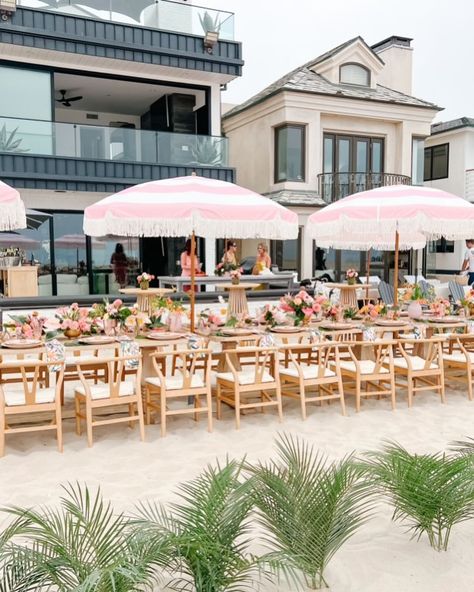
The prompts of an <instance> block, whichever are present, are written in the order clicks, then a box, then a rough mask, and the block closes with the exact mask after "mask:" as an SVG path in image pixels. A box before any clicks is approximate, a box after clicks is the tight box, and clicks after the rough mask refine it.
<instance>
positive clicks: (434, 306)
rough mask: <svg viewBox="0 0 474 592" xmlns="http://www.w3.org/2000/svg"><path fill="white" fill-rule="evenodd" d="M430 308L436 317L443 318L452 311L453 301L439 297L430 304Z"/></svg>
mask: <svg viewBox="0 0 474 592" xmlns="http://www.w3.org/2000/svg"><path fill="white" fill-rule="evenodd" d="M430 310H431V311H432V312H433V316H435V317H436V318H438V319H439V318H443V317H445V316H446V315H447V314H449V313H450V312H451V303H450V302H449V300H447V299H446V298H437V299H436V300H435V301H434V302H432V303H431V304H430Z"/></svg>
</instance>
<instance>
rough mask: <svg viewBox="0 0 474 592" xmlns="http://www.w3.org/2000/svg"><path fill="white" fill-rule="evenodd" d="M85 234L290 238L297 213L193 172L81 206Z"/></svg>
mask: <svg viewBox="0 0 474 592" xmlns="http://www.w3.org/2000/svg"><path fill="white" fill-rule="evenodd" d="M84 232H85V233H86V234H89V235H91V236H104V235H107V234H113V235H117V236H188V235H191V234H192V233H193V232H194V233H195V234H196V235H197V236H201V237H203V238H209V239H214V238H226V237H238V238H267V239H275V240H286V239H294V238H297V236H298V217H297V215H296V214H295V213H293V212H291V211H290V210H287V209H286V208H284V207H283V206H281V205H279V204H278V203H276V202H275V201H272V200H271V199H269V198H267V197H262V196H261V195H258V194H257V193H254V192H253V191H250V189H245V188H244V187H239V186H238V185H234V184H233V183H226V182H225V181H218V180H216V179H207V178H204V177H198V176H195V175H192V176H189V177H176V178H173V179H163V180H161V181H151V182H149V183H143V184H142V185H135V186H134V187H130V188H128V189H125V190H124V191H121V192H120V193H117V194H115V195H111V196H109V197H106V198H105V199H103V200H101V201H99V202H97V203H96V204H94V205H92V206H89V207H88V208H86V210H85V213H84Z"/></svg>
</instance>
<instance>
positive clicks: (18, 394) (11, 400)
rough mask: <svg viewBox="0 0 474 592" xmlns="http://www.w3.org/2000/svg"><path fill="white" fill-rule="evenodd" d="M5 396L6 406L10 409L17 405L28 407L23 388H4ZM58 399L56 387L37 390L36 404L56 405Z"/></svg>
mask: <svg viewBox="0 0 474 592" xmlns="http://www.w3.org/2000/svg"><path fill="white" fill-rule="evenodd" d="M3 392H4V394H5V404H6V405H7V406H8V407H15V406H17V405H26V397H25V391H24V390H23V388H18V387H17V388H15V387H13V388H11V387H10V386H9V385H7V386H4V387H3ZM55 398H56V389H55V388H54V387H50V388H42V389H37V391H36V399H35V401H36V403H41V404H45V403H54V400H55Z"/></svg>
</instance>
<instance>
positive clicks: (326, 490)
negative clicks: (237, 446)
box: [249, 435, 372, 589]
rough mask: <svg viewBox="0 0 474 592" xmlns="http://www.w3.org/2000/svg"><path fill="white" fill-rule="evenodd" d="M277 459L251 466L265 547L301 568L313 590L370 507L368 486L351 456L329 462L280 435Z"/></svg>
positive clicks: (309, 449)
mask: <svg viewBox="0 0 474 592" xmlns="http://www.w3.org/2000/svg"><path fill="white" fill-rule="evenodd" d="M276 447H277V460H276V461H271V462H269V463H267V464H262V463H260V464H258V465H256V466H253V467H249V469H250V471H251V473H252V475H253V477H252V479H251V482H252V491H253V497H254V499H255V503H256V506H257V508H258V512H259V522H260V523H261V525H262V526H263V527H264V528H265V530H266V531H267V532H268V535H267V537H266V540H267V543H268V544H269V545H270V546H271V547H272V548H274V549H275V550H277V551H278V552H279V553H281V554H283V555H284V556H285V557H286V558H287V560H288V561H289V562H290V564H291V565H293V566H295V567H296V568H297V569H298V570H300V571H301V572H302V574H303V576H304V579H305V582H306V585H307V586H309V587H310V588H312V589H318V588H321V587H323V586H326V585H327V584H326V580H325V577H324V571H325V569H326V567H327V565H328V563H329V561H330V560H331V558H332V557H333V556H334V554H335V553H336V552H337V551H338V550H339V549H340V548H341V546H342V545H343V544H344V543H345V542H346V541H347V540H348V539H349V538H350V537H351V536H352V535H353V534H354V533H355V532H356V531H357V530H358V528H360V526H361V525H362V524H364V523H365V522H366V521H367V520H368V518H369V516H370V514H371V508H372V502H371V498H370V495H369V492H368V485H367V483H366V482H364V481H363V480H361V479H360V478H359V470H358V467H357V465H356V463H355V462H353V460H352V458H351V457H346V458H345V459H343V460H342V461H341V462H338V463H331V464H329V463H328V462H327V459H326V458H325V457H324V456H323V455H321V454H318V453H316V452H314V450H313V448H312V447H311V446H309V445H308V444H306V443H305V442H303V441H302V440H300V439H298V438H296V439H294V438H292V437H290V436H285V435H283V436H280V438H279V439H278V440H277V443H276Z"/></svg>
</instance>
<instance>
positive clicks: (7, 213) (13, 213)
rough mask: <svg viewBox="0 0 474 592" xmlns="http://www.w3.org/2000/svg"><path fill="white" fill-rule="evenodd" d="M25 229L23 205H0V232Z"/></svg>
mask: <svg viewBox="0 0 474 592" xmlns="http://www.w3.org/2000/svg"><path fill="white" fill-rule="evenodd" d="M22 228H26V213H25V207H24V205H23V203H22V202H21V203H20V204H18V203H11V204H5V203H2V205H1V214H0V231H5V230H21V229H22Z"/></svg>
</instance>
